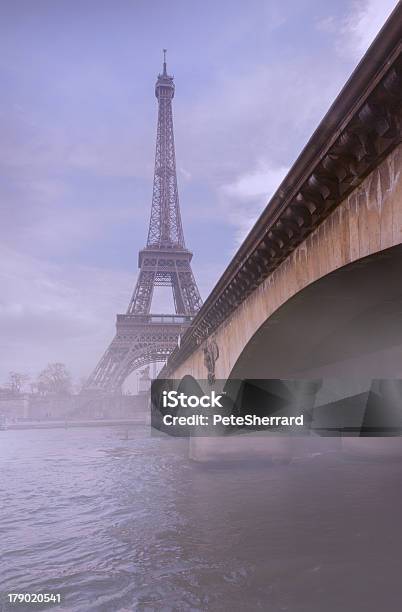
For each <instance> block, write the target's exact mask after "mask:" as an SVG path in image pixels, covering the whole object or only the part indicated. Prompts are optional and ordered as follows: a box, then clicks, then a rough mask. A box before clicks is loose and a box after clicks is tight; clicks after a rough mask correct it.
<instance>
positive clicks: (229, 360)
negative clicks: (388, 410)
mask: <svg viewBox="0 0 402 612" xmlns="http://www.w3.org/2000/svg"><path fill="white" fill-rule="evenodd" d="M401 23H402V14H401V7H400V6H399V9H398V10H397V11H396V12H394V14H393V17H392V18H391V19H390V20H389V21H388V22H387V24H386V25H385V27H384V28H383V30H382V31H381V33H380V35H379V36H378V37H377V39H376V40H375V42H374V43H373V45H372V46H371V48H370V49H369V51H368V52H367V54H366V56H365V57H364V58H363V60H362V61H361V62H360V64H359V66H358V67H357V69H356V70H355V72H354V73H353V75H352V76H351V78H350V79H349V81H348V82H347V84H346V85H345V87H344V89H343V90H342V91H341V93H340V95H339V96H338V98H337V99H336V100H335V102H334V104H333V105H332V107H331V108H330V110H329V111H328V113H327V115H326V116H325V117H324V119H323V121H322V122H321V124H320V125H319V127H318V128H317V130H316V131H315V133H314V134H313V136H312V137H311V139H310V141H309V142H308V143H307V145H306V147H305V149H304V150H303V152H302V153H301V155H300V157H299V158H298V160H297V161H296V163H295V164H294V166H293V167H292V169H291V170H290V172H289V174H288V175H287V177H286V178H285V180H284V181H283V183H282V184H281V185H280V187H279V189H278V190H277V192H276V193H275V195H274V196H273V198H272V199H271V201H270V202H269V204H268V205H267V207H266V209H265V210H264V212H263V213H262V215H261V216H260V218H259V219H258V221H257V222H256V224H255V226H254V228H253V229H252V230H251V232H250V234H249V235H248V236H247V238H246V239H245V241H244V243H243V244H242V246H241V247H240V249H239V250H238V252H237V253H236V255H235V256H234V258H233V260H232V261H231V262H230V264H229V266H228V267H227V269H226V270H225V272H224V274H223V275H222V277H221V278H220V280H219V281H218V283H217V285H216V286H215V288H214V289H213V291H212V292H211V294H210V295H209V297H208V298H207V300H206V302H205V303H204V305H203V307H202V308H201V310H200V312H199V314H198V315H197V317H196V318H195V320H194V321H193V324H192V326H191V328H190V329H189V330H188V331H187V332H186V334H185V335H184V337H183V338H182V341H181V346H180V348H178V349H176V351H175V352H174V353H173V354H172V355H171V357H170V358H169V361H168V363H167V366H166V367H165V368H164V370H163V371H162V373H161V377H166V378H167V377H169V378H177V379H181V378H182V377H183V376H185V375H191V376H193V377H195V378H200V379H202V378H206V377H207V374H208V371H207V368H208V367H209V369H210V370H211V368H212V369H213V370H214V371H213V372H212V373H213V375H215V376H216V378H225V379H226V378H229V377H234V378H273V377H282V378H283V377H287V378H295V377H296V378H297V377H301V378H310V377H317V376H323V377H330V376H344V375H348V374H349V373H350V372H353V374H356V375H368V376H372V377H379V376H383V377H387V376H388V377H401V378H402V282H401V281H402V149H401V144H400V143H401V109H402V58H401V46H402V43H401V40H402V27H401ZM208 355H210V356H212V359H211V358H210V359H206V356H207V357H208ZM214 358H216V361H215V362H214Z"/></svg>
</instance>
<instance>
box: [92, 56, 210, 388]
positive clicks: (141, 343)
mask: <svg viewBox="0 0 402 612" xmlns="http://www.w3.org/2000/svg"><path fill="white" fill-rule="evenodd" d="M174 91H175V86H174V82H173V77H172V76H170V75H168V73H167V69H166V50H164V61H163V71H162V74H159V76H158V78H157V81H156V85H155V95H156V98H157V100H158V126H157V136H156V152H155V172H154V182H153V192H152V206H151V217H150V222H149V230H148V240H147V244H146V247H145V248H143V249H142V250H140V252H139V256H138V267H139V275H138V280H137V283H136V285H135V288H134V292H133V295H132V298H131V300H130V303H129V305H128V308H127V312H126V314H118V315H117V321H116V335H115V337H114V339H113V340H112V342H111V344H110V345H109V347H108V348H107V350H106V352H105V353H104V355H103V357H102V358H101V360H100V361H99V363H98V365H97V366H96V368H95V370H94V371H93V372H92V374H91V376H90V377H89V379H88V382H87V385H86V389H87V390H99V391H103V392H119V391H120V390H121V388H122V385H123V383H124V381H125V380H126V378H127V377H128V376H129V375H130V374H131V373H132V372H133V371H134V370H136V369H138V368H140V367H142V366H144V365H146V364H148V363H153V362H158V361H164V360H165V359H166V358H167V357H168V356H169V354H170V353H171V352H172V350H173V349H174V348H175V347H176V346H177V343H178V339H179V335H180V334H182V333H183V331H184V330H185V329H186V328H187V327H188V326H189V325H190V324H191V321H192V319H193V317H194V316H195V314H196V313H197V312H198V310H199V308H200V307H201V304H202V301H201V297H200V294H199V291H198V287H197V283H196V281H195V278H194V275H193V272H192V268H191V259H192V256H193V255H192V253H191V251H189V250H188V249H187V248H186V245H185V241H184V234H183V227H182V222H181V214H180V205H179V194H178V188H177V175H176V156H175V145H174V134H173V113H172V100H173V96H174ZM157 286H165V287H166V286H167V287H171V289H172V292H173V302H174V308H175V312H174V313H163V314H153V313H151V303H152V296H153V292H154V288H155V287H157Z"/></svg>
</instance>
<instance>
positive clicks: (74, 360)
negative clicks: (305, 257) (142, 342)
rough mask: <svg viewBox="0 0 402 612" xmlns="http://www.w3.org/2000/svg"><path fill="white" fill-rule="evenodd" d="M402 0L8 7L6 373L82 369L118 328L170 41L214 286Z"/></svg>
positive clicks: (0, 19)
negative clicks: (53, 365) (57, 366)
mask: <svg viewBox="0 0 402 612" xmlns="http://www.w3.org/2000/svg"><path fill="white" fill-rule="evenodd" d="M395 4H396V2H395V1H394V0H360V1H357V2H355V1H353V0H352V1H351V0H339V1H338V2H332V1H329V0H328V1H326V2H325V1H324V2H323V1H322V0H265V1H262V0H249V2H244V1H243V0H240V1H236V0H230V2H229V1H221V2H216V0H214V1H210V0H204V1H203V2H199V1H194V0H190V1H189V0H186V1H180V0H173V1H172V2H167V1H165V2H161V1H158V0H154V1H153V2H150V1H149V0H144V1H142V0H131V1H129V0H113V1H112V0H108V1H102V0H81V1H80V2H71V1H70V0H58V1H54V0H36V1H35V2H32V0H13V2H6V1H3V2H1V4H0V86H1V91H2V95H1V97H0V133H1V139H0V165H1V174H0V203H1V204H0V205H1V218H2V223H1V226H0V238H1V246H0V249H1V257H0V282H1V287H2V294H1V296H0V337H1V346H0V381H4V380H5V379H6V377H7V373H8V371H9V370H12V369H16V370H20V371H26V372H29V373H30V374H31V376H33V377H34V376H35V375H36V373H37V372H38V371H39V370H40V369H41V368H43V367H44V366H45V365H46V364H47V363H48V362H49V361H55V360H57V361H64V362H65V363H66V364H67V365H68V367H69V368H70V369H71V370H72V372H73V373H74V376H75V377H79V376H85V375H87V374H89V371H90V370H91V368H92V367H93V366H94V365H95V363H96V361H97V360H98V358H99V356H100V354H101V353H102V352H103V350H104V349H105V348H106V346H107V344H108V342H109V341H110V340H111V338H112V336H113V333H114V319H115V313H116V312H124V311H125V309H126V307H127V303H128V300H129V298H130V294H131V292H132V289H133V287H134V283H135V279H136V274H137V269H136V266H137V251H138V249H139V248H141V247H142V246H143V245H144V243H145V239H146V234H147V224H148V218H149V209H150V201H151V192H152V173H153V157H154V146H155V142H154V141H155V131H156V112H157V107H156V104H157V103H156V99H155V97H154V92H153V87H154V82H155V78H156V75H157V73H158V72H159V70H160V66H161V48H162V47H167V48H168V50H169V51H168V67H169V69H170V71H171V72H173V74H174V75H175V80H176V96H175V99H174V115H175V137H176V154H177V167H178V179H179V189H180V200H181V208H182V215H183V222H184V230H185V235H186V242H187V244H188V246H189V247H190V248H191V249H192V250H193V251H194V253H195V256H194V270H195V273H196V275H197V279H198V282H199V285H200V289H201V292H202V294H203V297H206V295H207V294H208V291H209V290H210V289H211V287H212V286H213V284H214V283H215V282H216V281H217V279H218V277H219V274H220V273H221V272H222V270H223V269H224V267H225V265H226V264H227V263H228V261H229V260H230V258H231V256H232V254H233V252H234V251H235V249H236V248H237V246H238V245H239V243H240V241H241V239H242V238H243V237H244V235H245V233H246V232H247V230H248V229H249V228H250V227H251V225H252V222H253V220H255V218H256V217H257V215H258V213H259V212H260V211H261V210H262V208H263V207H264V206H265V205H266V203H267V202H268V200H269V196H270V195H271V194H272V193H273V191H274V190H275V188H276V187H277V186H278V184H279V182H280V181H281V179H282V178H283V176H284V175H285V173H286V171H287V170H288V169H289V167H290V166H291V165H292V163H293V161H294V160H295V158H296V157H297V155H298V153H299V152H300V150H301V148H302V147H303V145H304V144H305V142H306V140H307V139H308V137H309V136H310V135H311V133H312V131H313V130H314V128H315V127H316V125H317V124H318V122H319V120H320V119H321V118H322V116H323V114H324V113H325V111H326V110H327V109H328V107H329V105H330V104H331V102H332V101H333V99H334V97H335V96H336V94H337V93H338V92H339V90H340V88H341V86H342V85H343V84H344V82H345V80H346V79H347V77H348V76H349V74H350V73H351V71H352V70H353V68H354V67H355V65H356V63H357V61H358V60H359V59H360V57H361V56H362V55H363V53H364V51H365V50H366V48H367V47H368V45H369V43H370V42H371V40H372V39H373V38H374V35H375V34H376V32H377V31H378V29H379V28H380V27H381V25H382V24H383V22H384V21H385V19H386V17H387V16H388V15H389V13H390V11H391V10H392V8H393V6H395ZM156 307H157V305H156Z"/></svg>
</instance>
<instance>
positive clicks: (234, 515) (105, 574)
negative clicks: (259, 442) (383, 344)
mask: <svg viewBox="0 0 402 612" xmlns="http://www.w3.org/2000/svg"><path fill="white" fill-rule="evenodd" d="M0 436H1V437H0V462H1V474H0V488H1V502H2V503H1V507H0V550H1V557H0V593H1V595H0V610H2V609H3V610H9V609H19V610H22V609H24V606H21V605H20V606H9V605H8V604H7V603H6V600H5V597H4V593H7V592H9V591H11V592H56V593H57V592H60V593H61V594H62V602H63V603H62V605H60V606H54V607H53V608H52V609H58V610H68V611H71V612H75V611H86V610H96V611H105V612H111V611H118V610H121V611H124V610H150V611H151V610H220V611H221V610H231V611H232V610H245V611H249V610H269V611H271V610H272V611H273V612H279V611H282V610H289V611H291V612H302V611H303V612H316V611H317V612H332V611H334V612H335V611H336V612H338V611H340V610H342V611H346V612H360V611H362V612H363V611H364V612H371V611H373V612H379V611H380V610H384V611H385V610H386V611H387V612H393V611H394V610H395V612H396V611H399V610H400V609H401V606H402V604H400V603H399V599H400V597H401V595H402V586H401V585H402V583H401V579H400V567H401V556H402V532H401V529H400V524H401V516H402V491H401V487H400V483H401V474H402V465H401V464H399V463H398V462H392V461H388V462H385V461H384V462H378V461H377V462H373V461H371V462H365V461H361V460H357V459H345V457H342V456H341V455H339V454H335V453H328V454H322V455H315V456H304V457H302V458H299V459H298V460H296V461H295V462H293V463H292V464H291V465H288V466H275V467H272V466H269V465H266V464H261V465H250V464H249V465H247V466H241V465H238V466H236V467H232V468H228V467H226V468H224V467H217V466H211V467H209V468H208V467H207V468H205V467H200V466H198V465H194V464H191V463H190V462H189V461H188V458H187V443H186V440H183V439H172V438H170V439H158V438H151V437H150V436H149V433H148V430H146V429H145V428H144V429H141V428H137V429H133V430H131V431H130V437H129V439H125V437H126V436H125V432H124V431H120V430H119V429H118V428H111V429H103V428H99V429H69V430H46V431H12V430H9V431H6V432H0ZM2 606H3V607H2ZM26 609H28V608H26ZM29 609H30V610H32V609H33V606H32V605H31V606H30V607H29ZM34 609H36V610H40V609H44V607H42V606H40V605H35V606H34ZM47 609H49V605H48V606H47Z"/></svg>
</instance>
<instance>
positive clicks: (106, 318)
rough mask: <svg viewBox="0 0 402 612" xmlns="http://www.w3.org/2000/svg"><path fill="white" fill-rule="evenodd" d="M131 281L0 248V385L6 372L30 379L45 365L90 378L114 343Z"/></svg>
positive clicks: (105, 271) (107, 272)
mask: <svg viewBox="0 0 402 612" xmlns="http://www.w3.org/2000/svg"><path fill="white" fill-rule="evenodd" d="M134 281H135V278H134V277H133V276H131V275H129V274H127V273H122V272H119V271H116V270H111V269H101V268H96V267H89V266H70V267H69V268H67V267H65V266H64V267H61V266H59V265H56V264H52V263H49V262H48V261H43V260H40V259H37V258H33V257H29V256H27V255H25V254H23V253H21V252H18V251H16V250H13V249H10V248H6V247H1V248H0V283H1V286H2V295H1V300H0V337H1V351H0V384H1V381H3V380H5V378H6V377H7V373H8V371H10V370H13V369H14V370H18V371H20V370H23V371H25V372H28V373H29V374H30V375H31V376H32V377H35V376H36V375H37V373H38V372H39V371H40V370H41V369H42V368H43V367H45V366H46V364H47V363H48V362H49V361H62V362H65V363H66V364H67V366H68V367H69V369H70V370H71V371H72V372H73V374H74V376H80V375H81V374H89V373H90V371H91V370H92V368H93V367H94V366H95V365H96V362H97V361H98V359H99V358H100V356H101V355H102V353H103V352H104V350H105V349H106V347H107V345H108V343H109V342H110V341H111V340H112V337H113V334H114V319H115V314H116V313H117V312H122V311H123V312H124V311H125V309H126V306H127V303H128V300H129V297H130V291H131V290H132V288H133V284H134Z"/></svg>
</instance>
